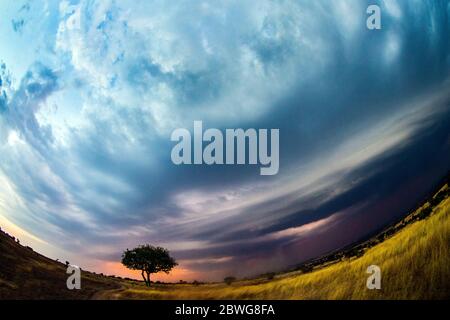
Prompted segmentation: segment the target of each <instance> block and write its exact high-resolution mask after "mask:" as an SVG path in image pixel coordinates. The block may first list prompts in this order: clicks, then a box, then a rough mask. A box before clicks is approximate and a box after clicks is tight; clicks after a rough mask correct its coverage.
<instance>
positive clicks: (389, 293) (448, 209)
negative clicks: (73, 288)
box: [95, 185, 450, 300]
mask: <svg viewBox="0 0 450 320" xmlns="http://www.w3.org/2000/svg"><path fill="white" fill-rule="evenodd" d="M448 188H449V187H448V185H445V186H444V187H443V188H442V189H441V191H446V194H447V196H446V197H445V199H444V200H442V201H441V202H440V203H439V204H437V205H436V206H435V207H434V208H433V209H432V213H431V215H430V216H428V217H427V218H426V219H424V220H420V221H415V222H412V223H410V224H407V225H406V226H404V227H403V228H402V229H401V230H400V231H398V232H397V233H396V234H394V235H393V236H391V237H389V238H387V239H386V240H384V241H383V242H380V243H378V244H376V245H375V246H373V247H371V248H367V250H366V251H365V252H364V254H363V256H361V257H353V258H346V259H343V260H341V261H339V262H336V263H334V264H331V265H328V266H326V267H319V268H316V269H315V270H313V271H312V272H310V273H306V274H301V273H300V272H292V273H286V274H281V275H277V276H276V277H275V279H273V280H267V279H262V278H261V279H255V280H247V281H237V282H234V283H232V284H231V285H226V284H225V283H220V284H204V285H192V284H155V285H153V286H152V287H151V288H146V287H144V286H143V285H142V284H138V283H137V282H136V283H134V284H133V283H131V282H123V283H122V286H123V287H122V288H121V289H116V290H106V291H103V292H100V293H98V294H97V295H96V296H95V298H98V299H275V300H276V299H448V298H450V291H449V290H450V252H449V248H450V198H449V197H448ZM429 206H430V203H429V202H428V203H426V204H425V205H423V206H422V207H421V208H419V209H417V210H416V211H415V212H414V213H412V214H411V215H409V216H407V217H406V218H405V219H403V224H405V222H406V223H407V222H408V221H410V220H411V217H413V216H415V215H417V214H420V211H421V210H424V209H426V208H427V207H429ZM399 224H401V223H399ZM373 264H375V265H378V266H379V267H380V268H381V273H382V280H381V286H382V287H381V290H368V289H367V287H366V281H367V277H368V276H369V275H368V274H367V273H366V269H367V267H368V266H370V265H373Z"/></svg>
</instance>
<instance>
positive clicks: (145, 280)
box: [142, 270, 150, 287]
mask: <svg viewBox="0 0 450 320" xmlns="http://www.w3.org/2000/svg"><path fill="white" fill-rule="evenodd" d="M142 278H144V282H145V285H146V286H147V287H150V283H149V282H147V278H146V277H145V275H144V270H142Z"/></svg>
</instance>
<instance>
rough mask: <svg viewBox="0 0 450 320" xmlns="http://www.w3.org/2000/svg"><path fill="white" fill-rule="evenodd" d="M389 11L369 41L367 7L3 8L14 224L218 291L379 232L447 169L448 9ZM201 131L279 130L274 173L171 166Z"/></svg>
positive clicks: (129, 4)
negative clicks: (191, 275) (168, 269)
mask: <svg viewBox="0 0 450 320" xmlns="http://www.w3.org/2000/svg"><path fill="white" fill-rule="evenodd" d="M376 2H377V3H378V4H379V5H380V7H381V8H382V12H383V29H382V30H380V31H374V32H372V31H368V30H367V29H366V28H365V22H366V20H365V19H366V7H367V5H368V4H369V2H368V1H360V0H341V1H333V2H332V3H330V1H314V2H311V1H283V2H277V1H258V3H257V4H255V2H254V1H227V2H220V3H215V4H214V5H212V4H211V3H208V2H204V1H203V2H199V1H181V2H179V3H177V4H176V5H174V4H168V3H167V2H164V1H150V2H145V3H144V2H140V3H136V2H135V1H121V2H115V1H60V2H59V3H57V2H55V3H52V4H49V3H38V2H30V3H24V4H22V3H21V4H17V9H14V10H11V9H10V10H2V11H1V12H4V13H3V14H4V15H5V18H6V21H9V22H11V21H13V23H12V25H11V24H9V26H8V27H9V30H10V34H8V35H3V34H0V37H1V39H3V38H4V37H6V36H8V37H10V38H11V41H8V43H9V42H11V44H7V43H6V42H5V43H3V44H2V45H0V59H4V60H2V61H4V63H3V62H2V63H1V64H0V125H1V127H0V160H1V162H0V180H1V181H2V183H1V185H0V190H1V192H0V215H2V217H3V219H6V220H7V221H9V223H10V224H11V225H15V226H17V227H18V228H21V229H23V230H24V231H25V232H27V233H28V234H29V235H30V238H32V237H35V239H40V240H41V241H42V242H41V246H42V247H43V248H44V249H45V245H44V244H45V243H47V244H49V243H50V244H57V248H58V249H63V250H65V253H64V254H68V255H70V256H71V259H72V257H73V259H79V260H82V261H86V262H89V261H92V260H94V259H99V260H101V261H102V263H106V262H108V263H111V261H118V258H119V257H120V254H121V251H122V250H123V249H125V248H127V247H132V246H135V245H137V244H140V243H144V242H150V243H153V244H158V245H164V246H167V247H168V248H169V249H171V251H173V253H174V254H175V256H176V257H177V258H179V259H180V261H181V262H182V268H184V270H189V272H192V271H198V272H201V276H202V277H205V278H208V274H207V272H211V274H213V276H211V277H210V278H215V277H218V276H219V275H220V274H222V273H223V274H226V273H230V272H234V273H236V274H238V275H240V274H239V272H240V270H239V268H238V269H236V268H235V266H236V265H237V262H239V264H242V265H247V266H248V268H245V270H248V272H249V273H257V272H260V271H261V272H263V271H267V270H271V269H280V268H284V267H286V266H288V265H290V264H292V263H296V262H299V261H300V260H302V259H306V258H309V257H312V256H314V255H318V254H321V253H323V252H325V251H327V250H332V249H333V248H336V247H337V246H340V245H344V244H347V243H349V242H351V241H355V240H357V239H358V238H359V237H361V236H364V235H365V234H368V233H370V232H371V231H372V230H374V229H376V228H378V227H379V226H381V225H383V224H384V223H385V222H386V221H389V220H390V219H392V218H393V216H394V215H396V214H401V213H402V212H403V211H404V210H407V209H408V208H409V207H410V206H412V205H413V204H414V201H416V199H415V198H414V197H406V196H404V195H403V194H402V192H401V190H409V189H412V193H413V194H415V195H417V196H416V197H417V198H420V197H421V195H423V194H425V193H426V192H427V191H428V190H429V189H430V187H431V186H432V185H433V184H434V183H435V182H436V181H437V179H439V177H441V176H442V175H443V174H444V173H445V172H446V171H448V169H449V168H448V163H449V161H448V160H449V159H448V158H449V154H450V153H449V144H448V129H446V128H448V119H449V115H448V111H449V96H448V94H449V93H448V87H449V86H448V82H447V81H448V79H447V78H448V75H449V67H450V50H449V49H450V48H449V39H448V34H449V32H450V30H449V24H448V15H449V3H448V1H433V2H425V1H408V2H406V1H395V0H390V1H376ZM42 4H43V5H42ZM370 4H372V3H370ZM20 21H23V23H18V22H20ZM1 30H6V28H2V29H1ZM1 32H5V31H1ZM38 33H39V34H40V35H42V37H41V36H39V37H38V36H36V34H38ZM22 51H28V52H27V54H26V55H25V54H23V53H22ZM11 52H18V53H17V55H22V54H23V55H24V57H25V58H23V59H17V60H16V59H13V58H12V57H14V55H13V54H12V53H11ZM19 60H20V62H19ZM24 61H26V62H27V63H28V64H27V65H26V66H24V63H25V62H24ZM22 70H26V71H23V72H22ZM195 120H202V121H203V122H204V124H205V126H209V127H217V128H246V127H252V128H279V129H280V152H281V153H280V172H279V174H278V175H277V176H273V177H270V178H268V177H261V176H259V174H258V171H257V170H256V169H255V168H251V167H246V166H242V167H235V166H231V167H228V166H226V167H206V166H205V167H191V166H180V167H176V166H174V165H173V164H172V162H171V161H170V151H171V148H172V146H173V145H172V143H171V141H170V133H171V132H172V130H173V129H175V128H178V127H183V128H190V127H192V125H193V121H195ZM424 151H426V152H424ZM437 154H439V157H438V156H437ZM393 195H396V196H397V197H396V198H394V200H393V199H392V198H391V197H392V196H393ZM413 198H414V199H413ZM349 229H351V230H352V231H351V232H348V231H347V232H344V231H345V230H349ZM35 239H34V240H30V241H31V242H33V241H34V243H36V242H38V241H37V240H35ZM48 248H49V247H47V252H50V251H51V252H50V254H53V255H56V254H61V253H60V251H56V250H57V249H55V248H51V249H48ZM291 257H292V258H291ZM194 259H195V260H194ZM240 269H241V270H242V268H240ZM264 269H267V270H264ZM242 275H247V274H242Z"/></svg>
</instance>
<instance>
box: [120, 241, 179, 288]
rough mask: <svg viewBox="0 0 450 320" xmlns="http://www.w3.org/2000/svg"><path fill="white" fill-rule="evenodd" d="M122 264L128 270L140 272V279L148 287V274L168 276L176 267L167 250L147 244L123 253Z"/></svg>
mask: <svg viewBox="0 0 450 320" xmlns="http://www.w3.org/2000/svg"><path fill="white" fill-rule="evenodd" d="M122 264H123V265H124V266H125V267H127V268H128V269H132V270H141V272H142V278H144V282H145V285H146V286H148V287H150V274H152V273H158V272H165V273H167V274H168V273H169V272H170V270H172V268H173V267H175V266H177V265H178V264H177V263H176V261H175V259H174V258H172V257H171V256H170V255H169V251H168V250H167V249H164V248H161V247H154V246H151V245H148V244H146V245H142V246H139V247H137V248H134V249H133V250H128V249H127V250H126V251H124V253H123V255H122Z"/></svg>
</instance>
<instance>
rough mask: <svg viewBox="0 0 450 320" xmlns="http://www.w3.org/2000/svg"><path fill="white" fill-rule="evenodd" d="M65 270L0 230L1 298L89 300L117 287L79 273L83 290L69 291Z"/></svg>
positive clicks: (105, 280) (94, 276) (61, 264)
mask: <svg viewBox="0 0 450 320" xmlns="http://www.w3.org/2000/svg"><path fill="white" fill-rule="evenodd" d="M66 270H67V268H66V266H65V265H64V264H63V263H60V262H57V261H54V260H51V259H48V258H46V257H44V256H42V255H40V254H38V253H37V252H34V251H33V250H32V249H31V248H29V247H24V246H22V245H20V244H19V243H18V242H17V240H16V239H15V238H14V237H12V236H10V235H8V234H6V233H4V232H2V231H0V299H90V298H91V297H92V296H93V295H94V293H96V292H98V291H99V290H108V289H113V288H118V287H119V284H118V283H117V281H115V279H110V278H108V277H101V276H99V275H95V274H93V273H90V272H85V271H82V278H81V283H82V290H73V291H70V290H68V289H67V287H66V280H67V277H68V275H67V274H66Z"/></svg>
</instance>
